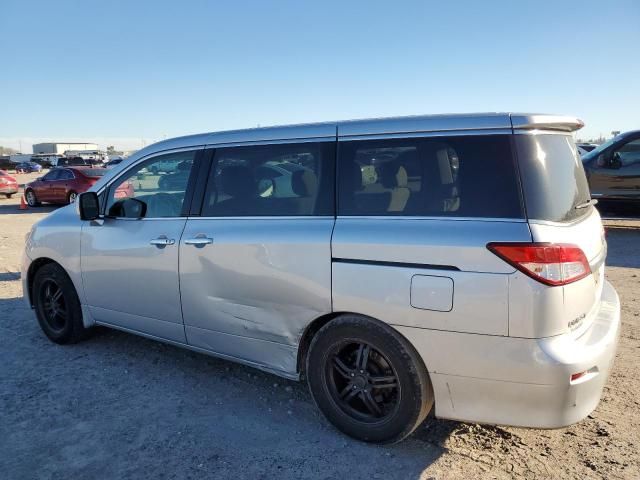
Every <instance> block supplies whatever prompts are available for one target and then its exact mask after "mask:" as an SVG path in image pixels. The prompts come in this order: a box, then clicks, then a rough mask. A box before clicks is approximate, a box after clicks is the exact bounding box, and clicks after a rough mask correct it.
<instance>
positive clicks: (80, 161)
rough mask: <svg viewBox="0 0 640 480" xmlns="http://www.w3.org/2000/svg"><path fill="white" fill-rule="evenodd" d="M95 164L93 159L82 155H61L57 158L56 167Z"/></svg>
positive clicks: (89, 165)
mask: <svg viewBox="0 0 640 480" xmlns="http://www.w3.org/2000/svg"><path fill="white" fill-rule="evenodd" d="M94 165H95V161H94V160H90V159H87V158H82V157H61V158H59V159H58V163H57V166H58V167H81V166H86V167H91V166H94Z"/></svg>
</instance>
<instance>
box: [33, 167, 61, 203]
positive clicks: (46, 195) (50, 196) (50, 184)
mask: <svg viewBox="0 0 640 480" xmlns="http://www.w3.org/2000/svg"><path fill="white" fill-rule="evenodd" d="M59 175H60V170H58V169H57V168H56V169H53V170H51V171H50V172H49V173H47V174H46V175H45V176H43V177H42V179H41V180H39V181H38V186H37V188H36V189H35V190H36V197H37V198H38V201H40V202H54V201H55V198H56V197H55V193H54V186H55V184H56V181H57V179H58V177H59Z"/></svg>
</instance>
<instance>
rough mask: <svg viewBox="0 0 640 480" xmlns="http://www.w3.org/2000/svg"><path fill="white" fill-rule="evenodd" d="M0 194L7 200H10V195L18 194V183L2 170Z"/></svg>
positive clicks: (0, 173) (0, 174) (0, 171)
mask: <svg viewBox="0 0 640 480" xmlns="http://www.w3.org/2000/svg"><path fill="white" fill-rule="evenodd" d="M0 193H2V194H4V195H5V196H6V197H7V198H11V195H13V194H14V193H18V181H17V180H16V179H15V178H13V177H12V176H11V175H9V174H8V173H7V172H5V171H4V170H0Z"/></svg>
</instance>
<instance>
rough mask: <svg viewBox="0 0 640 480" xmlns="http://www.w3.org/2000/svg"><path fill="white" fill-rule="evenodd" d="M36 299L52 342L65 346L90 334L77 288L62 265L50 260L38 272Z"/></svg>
mask: <svg viewBox="0 0 640 480" xmlns="http://www.w3.org/2000/svg"><path fill="white" fill-rule="evenodd" d="M33 300H34V304H35V310H36V316H37V318H38V323H39V324H40V328H42V331H43V332H44V333H45V335H46V336H47V337H49V340H51V341H52V342H55V343H59V344H62V345H64V344H68V343H76V342H78V341H80V340H83V339H84V338H86V337H87V336H88V334H89V330H88V329H87V328H85V327H84V325H83V323H82V309H81V307H80V300H79V299H78V294H77V293H76V289H75V287H74V286H73V282H72V281H71V279H70V278H69V276H68V275H67V273H66V272H65V271H64V269H63V268H62V267H60V266H59V265H57V264H55V263H48V264H46V265H44V266H43V267H41V268H40V269H39V270H38V271H37V272H36V274H35V277H34V279H33Z"/></svg>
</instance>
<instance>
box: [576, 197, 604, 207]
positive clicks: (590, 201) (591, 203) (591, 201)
mask: <svg viewBox="0 0 640 480" xmlns="http://www.w3.org/2000/svg"><path fill="white" fill-rule="evenodd" d="M596 203H598V200H596V199H595V198H590V199H589V200H587V201H586V202H584V203H579V204H578V205H576V206H575V207H573V208H575V209H576V210H578V209H580V208H587V207H590V206H591V205H595V204H596Z"/></svg>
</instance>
